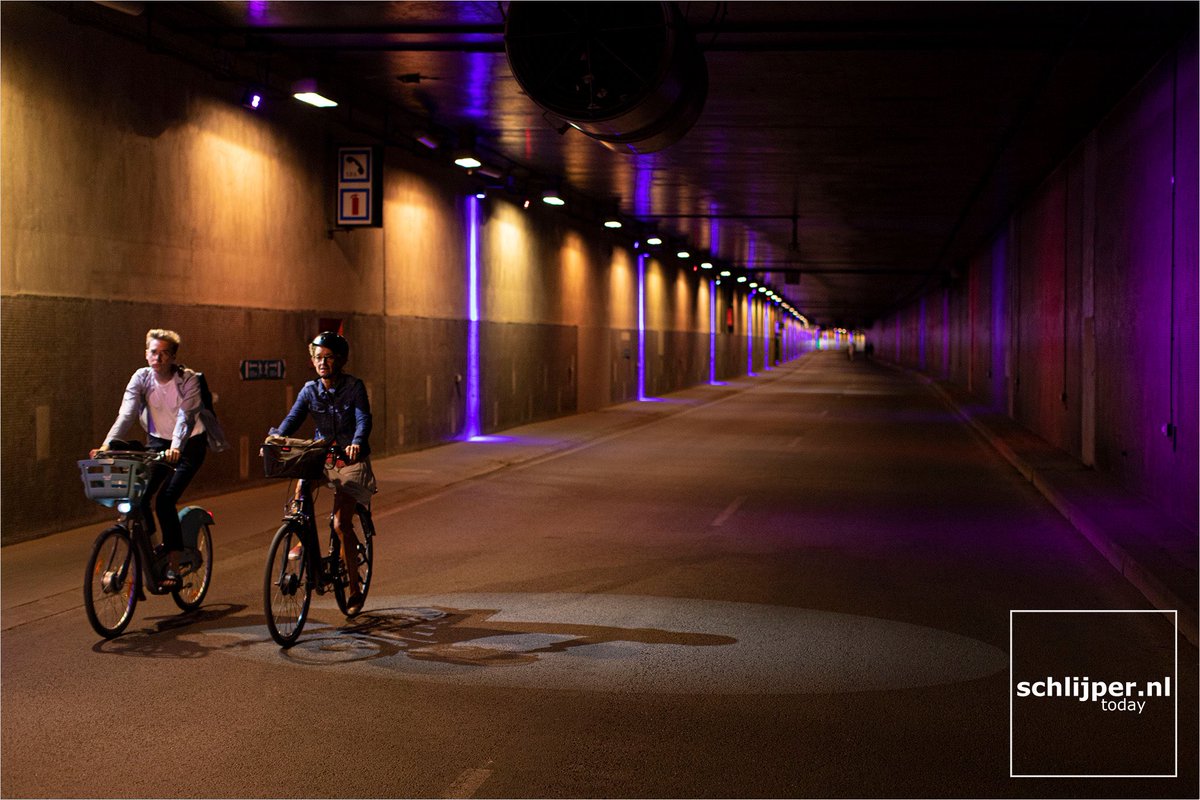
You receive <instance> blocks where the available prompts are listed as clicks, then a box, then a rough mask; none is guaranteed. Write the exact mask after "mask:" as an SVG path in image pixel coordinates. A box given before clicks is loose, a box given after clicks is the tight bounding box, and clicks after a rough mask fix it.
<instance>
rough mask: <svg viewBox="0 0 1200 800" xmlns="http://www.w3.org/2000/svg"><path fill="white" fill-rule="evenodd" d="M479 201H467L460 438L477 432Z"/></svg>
mask: <svg viewBox="0 0 1200 800" xmlns="http://www.w3.org/2000/svg"><path fill="white" fill-rule="evenodd" d="M479 407H480V403H479V199H478V198H476V197H475V196H474V195H471V196H469V197H468V198H467V409H466V425H465V429H464V431H463V438H465V439H473V438H475V437H476V436H479V434H480V428H479Z"/></svg>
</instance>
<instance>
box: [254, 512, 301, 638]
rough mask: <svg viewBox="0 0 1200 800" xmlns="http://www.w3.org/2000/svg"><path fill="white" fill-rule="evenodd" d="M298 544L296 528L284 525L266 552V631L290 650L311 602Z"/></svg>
mask: <svg viewBox="0 0 1200 800" xmlns="http://www.w3.org/2000/svg"><path fill="white" fill-rule="evenodd" d="M302 542H303V537H302V536H301V535H300V528H299V526H298V525H296V524H295V523H292V522H286V523H284V524H283V525H281V526H280V528H279V530H278V531H277V532H276V533H275V538H274V539H272V540H271V547H270V548H269V549H268V550H267V570H266V572H265V573H264V575H263V610H264V611H265V612H266V616H267V630H269V631H270V632H271V638H272V639H274V640H275V641H276V643H278V644H279V645H280V646H281V647H291V646H292V645H293V644H295V643H296V639H298V638H299V637H300V631H301V630H303V628H304V621H305V620H306V619H308V604H309V601H311V600H312V587H311V586H310V585H309V582H308V580H307V572H308V567H307V563H308V553H307V552H306V550H305V548H304V546H303V544H302ZM297 546H298V547H297ZM293 547H296V548H297V551H296V553H292V552H291V550H292V548H293ZM293 556H298V557H293Z"/></svg>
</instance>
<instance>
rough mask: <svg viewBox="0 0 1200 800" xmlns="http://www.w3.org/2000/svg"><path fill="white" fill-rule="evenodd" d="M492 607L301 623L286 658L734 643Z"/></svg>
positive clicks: (510, 661) (501, 661) (474, 663)
mask: <svg viewBox="0 0 1200 800" xmlns="http://www.w3.org/2000/svg"><path fill="white" fill-rule="evenodd" d="M500 613H501V610H500V609H494V608H493V609H488V608H467V609H458V608H443V607H432V608H390V609H378V610H372V611H369V612H364V613H362V614H360V615H359V616H357V617H355V618H354V619H353V620H350V621H348V622H347V623H346V624H345V625H341V626H336V627H334V626H330V627H324V628H310V629H306V631H305V636H304V637H302V638H301V641H300V642H299V643H298V644H297V645H296V646H294V647H292V648H291V649H290V650H288V651H286V652H287V657H288V658H289V660H292V661H296V662H300V663H313V664H318V663H319V664H329V663H331V662H338V663H348V662H354V661H369V660H373V659H380V658H390V657H394V656H398V655H404V656H406V657H407V658H409V659H412V660H414V661H426V662H437V663H442V664H454V665H460V666H470V667H509V666H520V665H524V664H532V663H534V662H536V661H538V660H540V658H541V657H543V656H545V655H550V654H555V653H566V652H569V651H571V650H573V649H576V648H581V647H588V646H595V645H610V644H620V643H630V644H641V645H677V646H685V647H719V646H723V645H731V644H735V643H736V642H737V639H735V638H733V637H730V636H719V635H715V634H704V633H687V632H681V631H668V630H662V629H658V628H623V627H616V626H607V625H580V624H575V623H568V622H536V621H517V622H513V621H502V620H496V619H493V617H495V616H496V615H497V614H500Z"/></svg>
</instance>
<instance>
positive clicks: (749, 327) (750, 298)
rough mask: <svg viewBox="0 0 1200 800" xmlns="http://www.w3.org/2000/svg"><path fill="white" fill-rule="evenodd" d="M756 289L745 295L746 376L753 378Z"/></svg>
mask: <svg viewBox="0 0 1200 800" xmlns="http://www.w3.org/2000/svg"><path fill="white" fill-rule="evenodd" d="M757 293H758V289H751V290H750V294H748V295H746V374H747V375H749V376H750V377H752V378H753V377H754V375H755V372H754V295H755V294H757Z"/></svg>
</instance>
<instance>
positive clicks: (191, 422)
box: [104, 365, 229, 452]
mask: <svg viewBox="0 0 1200 800" xmlns="http://www.w3.org/2000/svg"><path fill="white" fill-rule="evenodd" d="M154 381H155V377H154V370H153V369H151V368H150V367H142V368H141V369H139V370H138V371H137V372H135V373H133V376H132V377H131V378H130V379H129V384H128V385H127V386H126V387H125V397H124V398H123V399H122V400H121V410H120V411H118V412H117V420H116V422H114V423H113V426H112V428H110V429H109V431H108V435H107V436H105V437H104V443H105V444H108V443H109V442H111V441H113V440H114V439H121V438H123V436H124V434H125V431H126V430H128V429H129V428H130V427H132V425H133V422H134V420H137V421H138V423H139V424H140V425H141V426H142V429H143V430H145V431H146V432H149V431H150V423H149V420H148V414H149V411H148V408H147V398H149V396H150V390H151V389H152V388H154ZM175 388H176V389H177V390H178V391H179V398H180V403H179V413H178V415H177V416H176V419H175V430H174V431H172V433H171V447H172V448H173V449H175V450H182V449H183V446H184V444H186V443H187V440H188V439H189V438H191V435H192V430H193V429H194V428H195V427H196V420H197V419H199V420H200V421H201V422H203V423H204V431H205V433H206V434H207V435H208V446H209V447H210V448H211V449H212V450H213V451H214V452H221V451H222V450H225V449H227V448H228V447H229V443H228V442H227V441H225V434H224V433H223V432H222V431H221V425H220V423H218V422H217V417H216V415H215V414H213V413H212V412H211V411H209V410H208V409H207V408H204V406H203V404H202V403H201V402H200V380H199V378H197V377H196V372H195V371H194V370H190V369H188V368H187V367H180V366H178V365H177V366H176V367H175ZM163 438H164V439H165V438H166V437H165V436H164V437H163Z"/></svg>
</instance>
